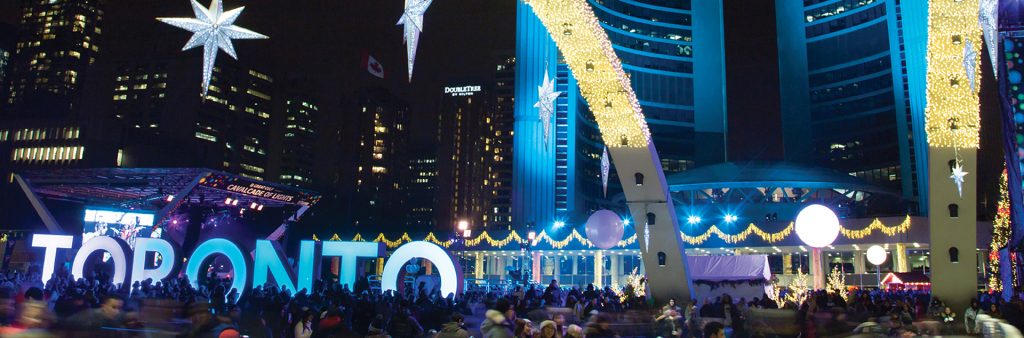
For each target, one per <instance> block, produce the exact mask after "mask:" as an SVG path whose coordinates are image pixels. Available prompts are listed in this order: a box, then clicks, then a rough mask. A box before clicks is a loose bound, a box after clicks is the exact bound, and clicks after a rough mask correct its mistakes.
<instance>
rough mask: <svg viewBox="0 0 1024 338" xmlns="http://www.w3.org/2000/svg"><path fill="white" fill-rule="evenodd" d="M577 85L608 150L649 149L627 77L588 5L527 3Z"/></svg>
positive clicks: (583, 1) (548, 0)
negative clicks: (553, 41)
mask: <svg viewBox="0 0 1024 338" xmlns="http://www.w3.org/2000/svg"><path fill="white" fill-rule="evenodd" d="M527 4H529V5H530V7H531V8H532V9H533V12H534V14H536V15H537V17H538V18H540V21H541V23H543V24H544V27H545V28H547V30H548V33H549V34H550V35H551V38H552V39H554V40H555V44H556V45H557V46H558V50H560V51H561V52H562V54H563V56H564V57H565V61H566V63H567V64H568V65H569V69H571V70H572V73H573V76H575V77H576V80H577V81H578V83H579V87H580V93H581V94H582V95H583V98H584V99H586V101H587V104H588V105H589V106H590V107H591V111H593V113H594V118H595V120H597V124H598V126H599V127H600V128H601V136H602V138H603V139H604V144H606V145H607V146H608V147H631V148H640V147H647V145H648V144H649V143H650V140H651V135H650V131H649V130H648V129H647V121H646V120H645V119H644V114H643V112H642V111H641V109H640V102H639V101H637V98H636V93H634V92H633V87H632V85H630V79H629V76H627V75H626V72H624V71H623V70H622V63H621V61H620V60H619V57H618V56H617V55H616V54H615V50H613V49H612V44H611V41H610V40H608V34H607V33H606V32H605V31H604V28H601V25H600V24H598V21H597V17H595V16H594V11H593V9H591V8H590V4H588V3H587V0H530V1H528V2H527Z"/></svg>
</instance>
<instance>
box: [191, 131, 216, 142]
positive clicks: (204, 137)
mask: <svg viewBox="0 0 1024 338" xmlns="http://www.w3.org/2000/svg"><path fill="white" fill-rule="evenodd" d="M196 138H197V139H200V140H206V141H210V142H217V137H216V136H213V135H210V134H207V133H203V132H198V131H197V132H196Z"/></svg>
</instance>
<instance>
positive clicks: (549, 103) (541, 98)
mask: <svg viewBox="0 0 1024 338" xmlns="http://www.w3.org/2000/svg"><path fill="white" fill-rule="evenodd" d="M537 92H538V96H537V103H534V104H533V106H534V107H537V108H540V121H541V122H542V123H544V143H547V142H548V136H549V135H551V116H553V115H554V114H555V99H558V96H559V95H562V93H561V92H556V91H555V79H552V78H550V77H548V71H547V70H544V82H543V83H541V85H540V87H537Z"/></svg>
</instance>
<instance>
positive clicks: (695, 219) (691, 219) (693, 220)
mask: <svg viewBox="0 0 1024 338" xmlns="http://www.w3.org/2000/svg"><path fill="white" fill-rule="evenodd" d="M686 223H689V224H697V223H700V216H690V217H687V218H686Z"/></svg>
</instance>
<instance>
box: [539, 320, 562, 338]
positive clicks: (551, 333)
mask: <svg viewBox="0 0 1024 338" xmlns="http://www.w3.org/2000/svg"><path fill="white" fill-rule="evenodd" d="M540 338H562V333H561V332H558V328H557V327H556V325H555V321H553V320H545V321H543V322H540Z"/></svg>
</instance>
